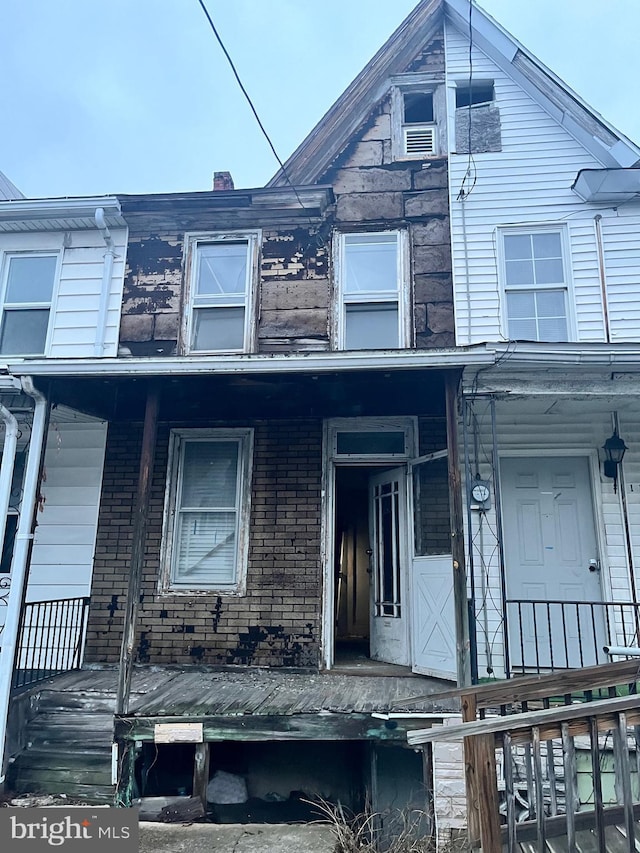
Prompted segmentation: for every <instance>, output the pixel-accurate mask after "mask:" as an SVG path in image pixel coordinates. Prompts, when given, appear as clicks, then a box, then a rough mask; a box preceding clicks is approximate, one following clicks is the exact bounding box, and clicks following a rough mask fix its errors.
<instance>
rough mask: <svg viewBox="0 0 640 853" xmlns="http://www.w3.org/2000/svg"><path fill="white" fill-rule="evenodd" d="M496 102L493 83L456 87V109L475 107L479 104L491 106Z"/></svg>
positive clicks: (459, 85) (475, 83)
mask: <svg viewBox="0 0 640 853" xmlns="http://www.w3.org/2000/svg"><path fill="white" fill-rule="evenodd" d="M493 100H494V91H493V81H490V82H488V83H487V82H483V83H479V82H472V83H471V86H470V87H469V84H468V83H458V85H457V86H456V109H458V108H459V107H469V106H471V107H474V106H476V105H478V104H490V103H491V101H493Z"/></svg>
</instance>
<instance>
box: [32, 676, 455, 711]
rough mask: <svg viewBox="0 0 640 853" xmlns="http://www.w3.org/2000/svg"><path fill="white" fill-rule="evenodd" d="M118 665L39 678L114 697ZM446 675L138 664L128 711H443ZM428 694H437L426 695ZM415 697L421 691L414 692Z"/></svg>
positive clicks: (87, 695) (57, 686) (49, 686)
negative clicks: (220, 669)
mask: <svg viewBox="0 0 640 853" xmlns="http://www.w3.org/2000/svg"><path fill="white" fill-rule="evenodd" d="M116 683H117V670H116V669H115V668H114V669H82V670H77V671H74V672H69V673H66V674H65V675H61V676H57V677H56V678H53V679H52V680H50V681H48V682H46V683H45V684H42V685H40V687H41V688H45V687H46V690H47V691H48V692H50V693H51V692H53V693H59V694H60V698H61V700H62V699H63V698H64V696H65V695H67V694H78V693H81V694H82V695H83V697H84V701H85V702H86V703H90V701H91V697H92V696H95V697H96V699H97V700H98V699H99V700H100V702H101V704H102V707H104V704H103V703H104V700H105V699H106V698H107V697H108V696H109V695H111V694H113V696H114V697H115V691H116ZM451 686H452V685H451V683H450V682H445V681H440V680H438V679H432V678H427V677H424V676H417V675H402V676H388V675H384V676H376V675H341V674H334V673H300V672H290V671H287V670H264V669H245V670H242V671H239V670H234V671H216V670H207V669H200V668H174V667H166V668H165V667H158V666H138V667H136V668H135V670H134V674H133V681H132V690H131V704H130V712H129V714H128V715H127V716H129V717H142V716H144V717H150V716H153V717H165V716H168V717H198V718H202V717H211V716H213V717H220V716H238V715H256V716H290V715H294V714H322V713H325V714H326V713H338V714H371V713H381V714H386V713H394V714H398V713H406V714H415V715H420V714H436V715H437V714H442V713H451V712H454V713H455V712H459V708H460V704H459V699H458V698H457V696H452V697H451V698H443V697H442V693H443V691H446V690H447V689H449V688H451ZM430 694H433V695H436V694H438V695H439V697H440V698H438V699H430V698H429V696H430ZM416 697H421V698H419V699H416Z"/></svg>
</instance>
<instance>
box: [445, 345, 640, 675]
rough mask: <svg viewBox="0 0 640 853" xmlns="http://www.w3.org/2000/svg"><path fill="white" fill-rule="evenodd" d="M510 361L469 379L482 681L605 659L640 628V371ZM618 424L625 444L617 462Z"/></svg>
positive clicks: (468, 455) (471, 543)
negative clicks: (611, 454)
mask: <svg viewBox="0 0 640 853" xmlns="http://www.w3.org/2000/svg"><path fill="white" fill-rule="evenodd" d="M508 361H509V360H508V359H505V364H504V365H503V366H502V367H501V368H500V369H499V370H496V371H494V372H491V373H483V374H482V375H481V376H465V378H464V380H463V392H462V412H461V433H462V437H463V459H464V461H463V467H464V479H465V483H466V486H467V487H466V493H467V502H466V517H465V533H466V542H465V544H466V551H467V567H468V577H469V596H470V599H471V604H470V619H469V621H470V627H471V635H472V637H471V639H472V643H473V644H474V645H475V654H474V655H473V658H474V661H475V662H476V665H477V670H476V672H475V673H474V676H475V680H476V681H477V680H483V679H486V678H496V677H497V678H505V677H506V678H511V677H514V676H521V675H523V674H527V673H546V672H553V671H560V670H571V669H574V668H580V667H585V666H593V665H596V664H604V663H607V662H609V661H610V660H611V658H610V657H609V656H608V655H607V653H606V652H605V651H604V647H612V646H613V647H616V646H617V647H638V645H639V643H638V640H639V637H640V631H639V628H640V609H639V607H638V591H637V584H638V572H639V570H638V559H639V557H638V554H639V543H640V528H639V527H638V519H639V518H640V516H639V515H638V509H639V508H640V505H639V499H640V490H639V489H638V486H637V475H638V472H639V470H640V469H639V464H640V434H639V432H638V423H640V406H639V405H638V395H637V393H631V390H632V389H636V385H637V380H636V379H635V378H634V377H631V376H625V378H624V380H623V379H622V378H621V377H620V378H619V377H617V375H616V374H613V375H612V374H607V375H604V374H603V373H601V372H598V371H597V370H596V369H595V368H594V369H592V370H590V371H589V375H586V369H585V368H582V367H575V368H572V366H570V365H567V366H565V367H563V368H562V369H561V368H555V367H553V366H551V367H550V366H549V365H548V364H547V365H540V369H539V370H537V371H536V370H534V367H530V368H529V369H528V370H527V371H525V369H524V368H523V366H522V365H519V366H518V364H517V354H516V355H514V363H513V364H509V363H508ZM636 390H637V389H636ZM614 435H617V436H620V437H621V438H623V439H624V440H625V442H626V455H624V461H623V462H622V463H621V464H618V465H616V464H613V465H612V464H611V463H607V464H605V460H606V453H605V449H604V445H605V443H606V442H607V440H608V439H610V438H611V437H613V436H614ZM476 485H478V486H480V487H485V488H486V494H485V491H484V488H478V489H475V490H474V487H475V486H476ZM615 659H617V658H615Z"/></svg>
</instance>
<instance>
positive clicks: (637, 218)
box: [602, 208, 640, 342]
mask: <svg viewBox="0 0 640 853" xmlns="http://www.w3.org/2000/svg"><path fill="white" fill-rule="evenodd" d="M602 243H603V248H604V258H605V273H606V282H607V298H608V306H609V323H610V326H611V340H612V341H614V342H615V341H640V215H638V214H637V213H636V212H635V211H633V210H632V209H631V208H629V212H625V213H624V214H623V215H620V216H616V215H614V214H611V213H607V212H604V213H603V218H602Z"/></svg>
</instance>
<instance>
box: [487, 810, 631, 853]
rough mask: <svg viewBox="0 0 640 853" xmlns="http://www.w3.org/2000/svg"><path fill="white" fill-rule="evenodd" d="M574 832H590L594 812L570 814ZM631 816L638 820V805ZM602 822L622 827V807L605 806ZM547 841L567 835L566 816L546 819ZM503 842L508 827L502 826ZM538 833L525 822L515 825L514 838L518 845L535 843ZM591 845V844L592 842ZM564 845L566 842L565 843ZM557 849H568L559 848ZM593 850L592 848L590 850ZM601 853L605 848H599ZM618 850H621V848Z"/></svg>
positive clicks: (534, 824)
mask: <svg viewBox="0 0 640 853" xmlns="http://www.w3.org/2000/svg"><path fill="white" fill-rule="evenodd" d="M571 814H572V816H573V821H572V822H573V823H574V826H575V832H581V831H582V832H584V830H592V829H593V828H594V826H595V820H596V817H595V811H594V809H590V810H589V811H579V812H572V813H571ZM633 816H634V818H635V820H636V821H637V820H638V819H639V818H640V803H636V804H635V805H634V806H633ZM602 817H603V822H604V825H605V826H623V825H624V822H625V810H624V806H606V807H605V808H604V809H603V812H602ZM546 832H547V839H550V838H558V837H561V836H565V835H566V834H567V815H563V814H562V815H556V816H555V817H548V818H547V820H546ZM501 833H502V838H503V841H504V842H505V843H506V841H507V838H508V827H507V826H503V827H502V829H501ZM537 833H538V828H537V824H536V821H535V820H526V821H523V822H522V823H518V824H516V836H517V841H518V843H519V844H522V843H526V842H528V841H535V839H536V836H537ZM592 843H593V842H592ZM565 844H566V842H565ZM559 849H565V850H566V849H570V848H568V847H566V846H565V847H561V848H559ZM591 849H593V848H591ZM601 849H602V850H603V851H604V850H606V848H605V847H603V848H601ZM620 849H623V848H622V847H621V848H620Z"/></svg>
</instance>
